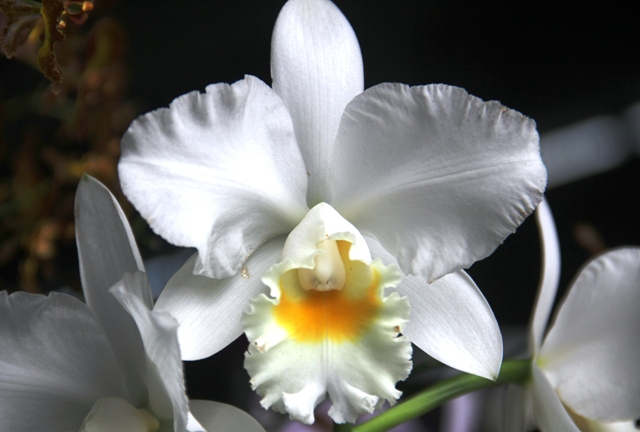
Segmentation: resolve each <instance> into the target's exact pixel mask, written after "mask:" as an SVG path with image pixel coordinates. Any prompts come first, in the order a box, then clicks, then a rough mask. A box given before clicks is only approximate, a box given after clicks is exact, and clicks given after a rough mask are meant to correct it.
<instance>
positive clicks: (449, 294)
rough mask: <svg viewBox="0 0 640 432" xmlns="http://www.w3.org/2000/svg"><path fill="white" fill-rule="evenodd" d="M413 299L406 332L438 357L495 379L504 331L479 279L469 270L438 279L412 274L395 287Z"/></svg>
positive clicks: (458, 366) (430, 353) (464, 369)
mask: <svg viewBox="0 0 640 432" xmlns="http://www.w3.org/2000/svg"><path fill="white" fill-rule="evenodd" d="M395 291H397V292H398V293H400V294H401V295H405V296H407V297H408V298H409V304H410V305H411V318H410V319H409V324H408V325H407V328H406V330H405V332H404V333H405V334H406V335H407V336H408V337H409V339H410V340H411V342H413V343H414V344H416V345H417V346H418V347H419V348H420V349H422V350H423V351H424V352H426V353H427V354H429V355H430V356H432V357H433V358H435V359H437V360H439V361H441V362H442V363H445V364H447V365H449V366H451V367H453V368H456V369H459V370H461V371H464V372H468V373H472V374H474V375H479V376H481V377H484V378H488V379H492V380H495V379H496V377H497V376H498V372H499V370H500V364H501V363H502V335H501V334H500V328H499V327H498V323H497V322H496V319H495V317H494V315H493V312H492V311H491V307H489V304H488V303H487V300H486V299H485V298H484V296H483V295H482V293H481V292H480V290H479V289H478V287H477V286H476V284H475V283H474V282H473V280H472V279H471V278H470V277H469V275H467V274H466V273H465V272H463V271H458V272H456V273H452V274H449V275H447V276H445V277H443V278H440V279H438V280H437V281H435V282H434V283H432V284H427V283H425V282H423V281H421V280H419V279H418V278H416V277H414V276H407V277H405V278H404V279H403V281H402V283H400V285H399V286H398V288H397V289H395Z"/></svg>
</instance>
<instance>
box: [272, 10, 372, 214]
mask: <svg viewBox="0 0 640 432" xmlns="http://www.w3.org/2000/svg"><path fill="white" fill-rule="evenodd" d="M271 76H272V77H273V88H274V90H275V91H276V92H277V93H278V94H279V95H280V97H281V98H282V100H283V101H284V104H285V105H286V106H287V109H288V110H289V113H290V114H291V118H292V120H293V126H294V128H295V131H296V138H297V140H298V145H299V146H300V150H301V151H302V157H303V158H304V162H305V165H306V168H307V172H308V174H309V190H308V192H307V202H308V203H309V206H313V205H315V204H317V203H319V202H322V201H326V200H327V199H328V193H329V191H328V190H327V186H328V181H327V175H328V168H329V156H330V154H331V148H332V147H333V143H334V140H335V136H336V132H337V130H338V124H339V122H340V116H341V115H342V112H343V111H344V107H345V106H346V105H347V103H348V102H349V101H350V100H351V99H352V98H353V97H354V96H355V95H357V94H358V93H360V92H362V90H363V89H364V75H363V71H362V56H361V54H360V46H359V45H358V40H357V39H356V36H355V34H354V33H353V29H352V28H351V26H350V25H349V23H348V22H347V20H346V18H345V17H344V16H343V15H342V13H341V12H340V10H338V8H337V7H336V6H335V5H334V4H333V3H331V2H330V1H328V0H311V1H309V0H290V1H289V2H287V3H286V4H285V5H284V7H283V8H282V11H281V12H280V15H279V16H278V20H277V21H276V25H275V28H274V29H273V38H272V41H271Z"/></svg>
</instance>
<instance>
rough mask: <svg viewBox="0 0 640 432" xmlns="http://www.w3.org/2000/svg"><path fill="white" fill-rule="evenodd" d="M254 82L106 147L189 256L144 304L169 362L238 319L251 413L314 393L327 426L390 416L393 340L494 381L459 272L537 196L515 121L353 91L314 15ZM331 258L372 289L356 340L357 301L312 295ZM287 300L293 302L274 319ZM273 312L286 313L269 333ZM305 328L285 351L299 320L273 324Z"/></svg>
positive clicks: (161, 114) (477, 300)
mask: <svg viewBox="0 0 640 432" xmlns="http://www.w3.org/2000/svg"><path fill="white" fill-rule="evenodd" d="M271 71H272V77H273V88H271V87H269V86H267V85H266V84H265V83H263V82H262V81H260V80H259V79H257V78H255V77H252V76H246V77H245V79H244V80H241V81H238V82H236V83H234V84H232V85H227V84H214V85H210V86H208V87H207V89H206V92H205V93H199V92H192V93H189V94H186V95H184V96H181V97H179V98H177V99H176V100H174V101H173V102H172V104H171V106H170V107H169V108H164V109H159V110H156V111H154V112H152V113H149V114H146V115H144V116H142V117H140V118H138V119H137V120H136V121H134V122H133V123H132V125H131V127H130V128H129V130H128V131H127V133H126V134H125V135H124V136H123V139H122V158H121V160H120V164H119V174H120V178H121V182H122V187H123V190H124V192H125V193H126V194H127V196H128V198H129V199H130V200H131V201H132V202H133V203H134V205H135V206H136V208H137V209H138V210H139V211H140V213H141V214H142V215H143V216H144V217H145V218H146V219H147V221H148V222H149V224H150V225H151V227H152V228H153V229H154V230H155V231H156V232H157V233H159V234H160V235H162V236H163V237H164V238H166V239H167V240H169V241H170V242H172V243H174V244H177V245H181V246H192V247H196V248H197V249H198V255H196V256H194V257H193V258H192V259H191V260H190V261H189V262H188V263H187V264H186V265H185V267H184V268H183V269H182V270H181V271H180V272H179V273H178V274H177V275H176V276H175V277H174V279H172V280H171V281H170V282H169V284H168V286H167V287H166V288H165V290H164V291H163V293H162V294H161V295H160V298H159V300H158V303H157V305H156V308H157V309H158V310H164V311H168V312H170V313H171V314H172V315H173V316H174V317H176V319H177V320H178V321H179V322H180V329H179V330H178V337H179V339H180V344H181V349H182V353H183V357H184V358H185V359H189V360H196V359H200V358H204V357H208V356H210V355H212V354H214V353H215V352H217V351H219V350H220V349H222V348H224V347H225V346H226V345H227V344H229V343H230V342H231V341H233V340H234V339H236V338H237V337H238V336H239V335H240V334H242V332H243V325H242V318H241V317H242V312H243V311H244V310H245V309H247V307H248V306H249V305H251V306H252V309H251V311H250V312H249V313H248V314H247V316H246V317H245V319H244V325H245V327H244V330H245V331H246V333H247V336H248V337H249V339H250V342H251V344H252V345H253V347H252V348H251V349H250V354H251V355H250V356H248V357H247V362H246V365H247V368H248V369H249V372H250V373H251V377H252V384H253V386H254V387H255V388H256V389H257V391H258V392H259V393H260V394H261V395H263V400H262V404H263V406H265V407H269V406H273V407H274V408H276V409H279V410H286V411H288V412H289V413H290V414H291V416H292V417H294V418H297V419H299V420H302V421H305V422H311V421H313V408H314V407H315V406H316V405H317V404H318V403H319V402H320V401H321V400H322V399H323V398H324V397H325V395H326V394H327V393H328V394H329V396H330V397H331V399H332V400H333V402H334V409H333V410H332V411H331V414H332V416H333V418H334V419H335V420H337V421H345V420H346V421H352V420H353V419H355V417H356V416H357V415H359V414H362V413H364V412H369V411H371V410H373V409H375V408H376V407H378V406H380V405H381V404H382V403H383V402H384V400H385V399H386V400H388V401H389V402H391V403H393V402H394V400H395V398H397V397H398V396H399V392H398V391H397V390H395V382H396V381H398V380H400V379H403V378H404V377H405V376H406V374H407V373H408V370H409V368H410V358H409V357H410V351H409V343H408V341H407V338H408V339H409V340H411V341H412V342H413V343H415V344H416V345H417V346H418V347H420V348H421V349H423V350H424V351H426V352H427V353H428V354H430V355H431V356H433V357H434V358H436V359H438V360H440V361H442V362H444V363H446V364H448V365H450V366H452V367H455V368H457V369H460V370H463V371H466V372H470V373H473V374H477V375H481V376H484V377H487V378H495V376H496V375H497V373H498V370H499V367H500V363H501V360H502V339H501V336H500V332H499V328H498V326H497V323H496V321H495V318H494V316H493V314H492V312H491V309H490V308H489V306H488V304H487V302H486V300H485V298H484V296H483V295H482V293H481V292H480V290H479V289H478V287H477V286H476V285H475V284H474V283H473V281H472V280H471V279H470V278H469V276H468V275H467V274H466V273H465V272H464V271H462V269H463V268H466V267H468V266H470V265H472V264H473V263H474V262H475V261H477V260H479V259H482V258H484V257H486V256H488V255H489V254H490V253H491V252H492V251H493V250H494V249H495V248H496V247H497V246H498V245H499V244H500V243H501V242H502V241H503V240H504V238H505V237H506V236H508V235H509V234H510V233H512V232H513V231H514V230H515V229H516V228H517V226H518V225H519V224H520V223H521V222H522V221H523V220H524V218H526V217H527V216H528V215H529V214H530V213H531V212H532V211H533V209H534V208H535V207H536V205H537V204H538V202H539V201H540V199H541V197H542V191H543V190H544V187H545V182H546V172H545V168H544V165H543V164H542V161H541V158H540V152H539V146H538V134H537V132H536V130H535V124H534V122H533V121H532V120H530V119H528V118H526V117H524V116H523V115H521V114H520V113H518V112H515V111H512V110H510V109H508V108H506V107H504V106H502V105H501V104H500V103H498V102H494V101H492V102H483V101H481V100H480V99H478V98H476V97H474V96H471V95H469V94H468V93H467V92H465V91H464V90H463V89H460V88H457V87H451V86H446V85H429V86H415V87H409V86H406V85H402V84H390V83H385V84H380V85H377V86H374V87H372V88H369V89H367V90H364V78H363V70H362V58H361V55H360V47H359V45H358V41H357V39H356V37H355V35H354V33H353V30H352V28H351V26H350V25H349V23H348V22H347V20H346V19H345V17H344V16H343V15H342V13H341V12H340V11H339V10H338V9H337V8H336V6H335V5H334V4H333V3H331V2H330V1H328V0H290V1H289V2H287V3H286V4H285V5H284V7H283V9H282V11H281V12H280V15H279V17H278V20H277V22H276V25H275V28H274V32H273V39H272V52H271ZM318 209H322V211H319V210H318ZM309 221H314V223H315V225H313V224H309V223H308V222H309ZM318 233H320V235H321V236H320V237H319V236H317V235H316V234H318ZM294 234H295V235H294ZM292 236H299V237H300V238H301V239H303V240H304V241H300V240H299V239H298V240H296V239H293V238H292ZM323 236H324V237H323ZM325 240H326V242H325ZM339 242H342V243H339ZM294 246H295V247H294ZM340 247H342V248H343V249H348V248H350V249H349V253H348V255H349V256H348V257H346V256H345V254H343V253H340V252H339V250H340ZM294 249H295V250H294ZM356 252H357V253H358V254H359V255H358V256H353V255H352V254H353V253H356ZM376 258H379V259H381V262H378V261H376V260H375V259H376ZM351 263H357V265H358V266H360V265H363V266H365V267H366V268H367V269H368V270H367V271H369V270H371V271H374V270H375V271H377V272H378V273H379V274H380V275H381V279H380V282H381V284H380V285H376V286H373V285H372V286H371V287H370V288H371V292H374V293H375V297H376V298H375V301H374V302H373V303H375V307H374V308H373V309H372V312H371V314H365V315H366V316H365V317H364V324H366V325H360V324H361V322H360V321H359V318H358V319H356V318H355V317H357V316H358V310H359V309H358V308H357V306H356V303H349V302H344V300H345V298H346V297H348V296H349V295H353V293H354V292H359V293H360V294H361V293H362V292H361V290H360V291H359V290H358V289H356V288H355V285H354V286H352V285H348V284H347V285H343V284H342V283H338V284H336V285H335V286H334V285H332V284H330V283H329V284H327V283H326V280H322V281H321V279H323V278H324V277H325V276H326V275H328V276H329V277H338V280H342V277H343V275H342V272H343V271H344V270H345V269H347V270H348V267H347V266H348V265H351ZM376 263H378V264H376ZM382 263H384V264H382ZM376 266H378V267H376ZM323 269H325V270H326V269H328V271H325V270H323ZM398 269H399V271H398ZM276 270H277V271H276ZM287 272H296V274H297V275H298V277H297V278H295V277H294V278H289V279H287V278H288V277H290V276H291V275H292V274H293V273H289V274H288V273H287ZM194 273H195V274H197V275H198V276H193V274H194ZM276 273H277V274H276ZM391 274H393V277H391ZM203 276H207V277H209V278H215V279H209V278H205V277H203ZM345 276H346V274H345ZM312 277H315V278H317V279H318V281H320V283H319V284H316V283H315V282H313V279H312ZM401 277H402V281H401ZM345 280H346V279H345ZM263 281H264V282H265V284H266V285H268V286H269V288H270V291H269V294H270V296H269V295H267V287H266V286H265V284H263V283H262V282H263ZM284 285H286V286H284ZM305 285H306V286H307V288H308V287H309V286H313V289H311V290H309V289H306V288H305ZM337 286H339V287H340V289H338V288H335V287H337ZM327 287H329V288H330V289H328V290H327ZM342 288H344V290H343V289H342ZM311 291H314V292H319V293H321V294H314V293H312V292H311ZM364 291H365V292H367V290H364ZM394 292H395V293H396V294H393V293H394ZM291 293H298V294H299V295H298V297H300V298H301V299H302V298H304V299H305V301H300V302H294V303H293V306H292V308H290V309H287V308H285V307H284V306H282V304H283V303H282V302H285V303H287V302H288V299H289V296H290V295H291ZM303 294H304V295H303ZM389 294H391V295H389ZM325 297H332V299H331V300H330V301H328V303H327V306H329V305H330V306H331V307H328V309H331V311H333V312H328V314H329V315H328V316H333V314H334V313H335V312H336V311H337V310H336V307H338V309H339V308H341V307H342V306H336V305H338V304H340V305H344V307H345V309H343V310H342V312H341V314H340V316H341V317H343V316H344V317H354V318H353V319H351V320H349V322H348V323H347V324H348V325H349V326H352V325H355V327H356V328H358V332H357V333H353V337H351V338H350V339H349V338H347V339H344V340H340V341H336V340H334V339H332V337H331V336H330V335H331V334H333V331H334V330H333V329H334V325H336V323H332V322H330V321H329V320H328V319H324V318H323V317H322V315H321V314H319V313H317V311H319V310H322V306H323V305H324V303H323V301H324V298H325ZM312 299H315V300H313V301H311V300H312ZM306 300H309V301H306ZM407 300H408V303H409V304H410V307H411V315H410V317H409V321H408V322H407V316H408V314H409V310H408V309H409V306H408V305H407ZM310 301H311V302H312V303H314V304H313V305H312V306H313V307H312V308H311V309H309V308H306V307H307V306H309V302H310ZM287 304H289V303H287ZM314 308H317V309H314ZM285 309H287V310H289V311H290V312H292V313H291V316H297V317H298V318H296V319H295V320H294V319H293V318H291V319H283V318H282V313H281V312H282V311H283V310H285ZM305 314H306V315H307V316H309V317H311V318H313V320H312V321H313V323H312V327H314V326H317V327H318V331H319V333H320V334H321V335H322V338H320V339H318V340H316V339H315V338H299V337H297V336H296V334H297V333H296V332H298V329H297V326H299V325H300V324H296V325H291V323H292V322H297V323H299V322H302V321H301V318H300V317H301V316H302V315H305ZM389 315H391V316H389ZM278 316H280V318H278ZM332 319H333V318H332ZM345 321H346V320H345ZM325 323H327V324H326V325H325ZM310 324H311V323H310ZM298 334H299V333H298ZM400 334H401V335H402V336H401V337H399V338H398V337H397V336H399V335H400ZM350 353H352V354H353V355H351V354H350ZM350 360H352V361H353V363H351V362H350ZM358 364H362V365H363V366H361V367H358ZM365 365H366V366H365ZM285 370H286V373H285V372H284V371H285ZM347 372H349V376H348V377H347V376H346V375H347ZM336 377H341V378H340V380H338V379H337V378H336ZM343 378H344V379H343ZM347 378H348V379H347ZM374 378H375V379H374ZM334 381H335V382H334Z"/></svg>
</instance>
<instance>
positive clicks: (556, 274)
mask: <svg viewBox="0 0 640 432" xmlns="http://www.w3.org/2000/svg"><path fill="white" fill-rule="evenodd" d="M536 222H537V223H538V231H539V236H540V248H541V249H542V273H541V277H540V286H539V287H538V297H537V298H536V302H535V305H534V307H533V318H532V321H531V331H530V332H531V336H530V341H529V343H530V346H529V351H530V352H531V353H533V355H534V357H535V356H536V355H537V354H538V349H539V348H540V346H542V338H543V336H544V333H545V329H546V328H547V323H548V321H549V316H550V315H551V309H552V308H553V302H554V301H555V299H556V292H557V291H558V282H559V280H560V245H559V243H558V233H557V231H556V224H555V222H554V221H553V214H551V209H550V208H549V204H548V203H547V201H546V200H545V199H543V200H542V201H541V202H540V205H539V206H538V209H537V210H536Z"/></svg>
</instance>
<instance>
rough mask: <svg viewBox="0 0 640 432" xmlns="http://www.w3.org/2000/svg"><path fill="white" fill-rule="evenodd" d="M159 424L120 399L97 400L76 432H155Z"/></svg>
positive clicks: (142, 411) (150, 416)
mask: <svg viewBox="0 0 640 432" xmlns="http://www.w3.org/2000/svg"><path fill="white" fill-rule="evenodd" d="M159 429H160V422H159V421H158V419H157V418H155V417H154V416H153V415H151V414H149V412H148V411H146V410H144V409H137V408H136V407H134V406H133V405H131V404H130V403H129V402H127V401H126V400H124V399H121V398H114V397H110V398H103V399H100V400H98V401H97V402H96V403H95V405H94V406H93V408H91V412H89V415H88V416H87V417H86V418H85V419H84V422H83V423H82V426H81V427H80V429H79V431H78V432H114V431H118V432H157V431H158V430H159Z"/></svg>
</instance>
